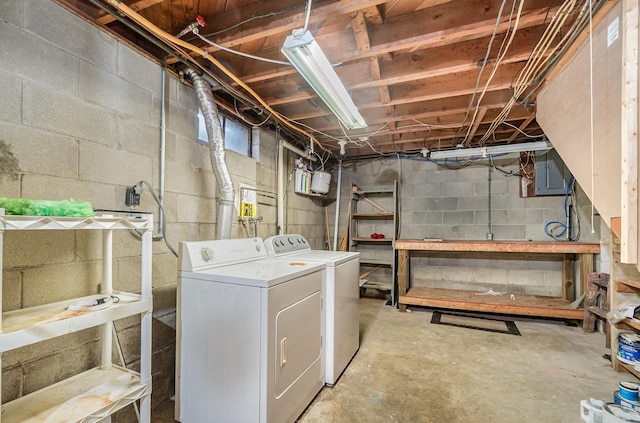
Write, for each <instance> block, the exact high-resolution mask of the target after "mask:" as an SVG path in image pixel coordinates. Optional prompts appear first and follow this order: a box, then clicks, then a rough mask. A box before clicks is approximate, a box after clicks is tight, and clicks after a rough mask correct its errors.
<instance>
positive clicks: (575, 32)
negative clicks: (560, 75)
mask: <svg viewBox="0 0 640 423" xmlns="http://www.w3.org/2000/svg"><path fill="white" fill-rule="evenodd" d="M607 1H608V0H596V1H595V2H593V1H592V6H591V15H594V14H595V13H597V12H598V11H599V10H600V9H601V8H602V7H603V6H604V5H605V4H606V3H607ZM587 24H588V19H587V20H584V19H581V20H580V21H579V22H578V23H577V25H575V26H574V27H573V28H571V35H570V36H569V38H568V40H567V41H566V42H565V43H564V46H562V47H561V48H560V50H559V51H558V53H557V54H556V55H555V57H553V58H552V59H551V60H550V61H549V62H548V64H547V65H546V67H545V69H544V70H543V71H542V72H540V73H538V75H536V77H535V78H534V80H533V81H532V82H531V83H530V84H529V85H530V86H529V91H530V92H529V94H527V96H526V97H524V99H523V101H524V102H526V103H528V102H529V101H530V98H531V96H533V95H534V94H535V93H536V92H537V91H538V89H539V88H540V87H541V86H542V84H544V82H545V81H546V80H547V77H548V75H549V74H550V73H551V72H552V71H553V69H554V67H555V66H556V65H557V64H558V62H559V61H560V60H561V59H562V57H563V56H564V54H565V53H566V52H567V51H568V49H569V48H570V47H571V46H572V45H573V43H574V41H575V40H576V39H577V38H578V37H579V36H580V34H581V32H582V31H583V30H584V29H585V28H586V27H587Z"/></svg>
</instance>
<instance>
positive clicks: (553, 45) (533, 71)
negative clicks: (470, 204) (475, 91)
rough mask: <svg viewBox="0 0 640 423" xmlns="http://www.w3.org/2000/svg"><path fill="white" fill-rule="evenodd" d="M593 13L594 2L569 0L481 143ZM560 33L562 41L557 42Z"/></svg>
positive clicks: (548, 67) (490, 134)
mask: <svg viewBox="0 0 640 423" xmlns="http://www.w3.org/2000/svg"><path fill="white" fill-rule="evenodd" d="M578 9H580V10H579V12H577V18H576V19H575V21H574V22H573V24H572V25H571V27H570V28H569V30H568V31H565V29H566V28H565V24H566V23H567V21H568V20H569V18H570V17H572V16H574V15H575V14H576V10H578ZM590 14H591V1H589V2H585V3H584V4H583V6H582V7H581V8H579V7H578V0H566V1H565V2H564V3H563V4H562V5H561V6H560V8H559V9H558V11H557V12H556V13H555V14H554V16H553V17H552V19H551V22H550V24H549V26H547V28H546V29H545V31H544V33H543V35H542V37H541V38H540V40H539V41H538V43H537V44H536V46H535V47H534V49H533V51H532V53H531V55H530V57H529V59H528V60H527V62H526V63H525V65H524V67H523V68H522V70H521V71H520V72H519V73H518V77H517V79H516V81H515V82H514V83H513V87H512V89H513V95H512V97H511V99H510V100H509V102H507V104H506V105H505V107H504V108H503V109H502V111H501V112H500V114H499V115H498V116H497V117H496V118H495V119H494V120H493V122H492V123H491V125H490V126H489V128H488V129H487V131H486V132H485V134H484V135H483V137H482V138H481V139H480V143H481V144H482V143H484V142H485V141H486V140H487V139H489V137H491V136H493V135H495V130H496V129H497V128H498V126H499V125H500V124H501V123H502V122H504V121H505V120H506V118H507V116H508V114H509V112H510V111H511V109H512V108H513V106H514V105H515V104H516V103H517V102H519V100H518V99H519V98H521V97H522V95H523V94H524V93H525V91H526V90H527V89H529V88H530V87H531V86H532V84H533V82H534V81H535V80H537V79H539V76H540V75H541V74H544V73H546V72H548V71H549V70H550V69H551V68H552V67H553V66H554V65H555V63H557V62H556V60H558V58H559V57H561V56H562V52H563V51H564V50H565V48H567V47H568V45H570V42H571V41H572V40H573V39H574V38H575V36H577V35H576V34H577V33H578V32H579V31H580V30H581V28H582V27H584V25H585V24H586V21H587V19H588V17H589V16H590ZM558 36H561V38H560V40H559V41H557V42H554V40H555V39H557V37H558Z"/></svg>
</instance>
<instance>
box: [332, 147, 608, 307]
mask: <svg viewBox="0 0 640 423" xmlns="http://www.w3.org/2000/svg"><path fill="white" fill-rule="evenodd" d="M487 164H488V163H487V162H486V161H484V162H481V161H480V162H474V163H472V164H469V165H464V166H460V165H455V164H451V165H449V166H443V165H437V164H435V163H433V162H427V161H423V160H408V159H404V160H398V159H396V158H382V159H377V160H373V161H368V162H347V163H345V164H344V168H343V181H342V187H343V189H342V193H341V196H340V201H341V205H340V222H341V223H340V233H342V231H343V229H342V228H344V225H345V224H344V223H343V222H345V220H346V214H347V209H348V204H349V191H350V188H351V184H356V185H360V186H363V185H370V186H372V185H382V186H390V185H391V184H392V182H393V180H394V179H397V180H398V181H399V185H400V189H399V191H400V193H399V208H400V225H399V238H403V239H423V238H442V239H449V240H458V239H461V240H485V239H487V233H488V232H491V234H492V235H493V239H494V240H497V241H498V240H532V241H551V240H552V239H551V238H549V237H548V236H547V235H546V234H545V232H544V226H545V224H546V223H547V222H549V221H561V222H564V209H563V202H564V196H545V197H530V198H521V197H520V190H521V182H520V178H518V177H517V176H507V175H505V173H506V174H509V173H512V174H517V173H518V166H517V164H515V163H513V161H512V160H511V161H503V162H499V163H498V164H497V166H498V167H499V169H500V170H502V172H499V171H497V170H495V169H493V170H492V171H491V174H489V167H488V166H487ZM332 172H333V174H334V175H336V174H337V172H336V170H335V169H332ZM489 177H490V178H491V230H489V201H488V198H489V197H488V191H489ZM576 197H577V202H578V208H579V213H580V222H581V238H580V240H581V241H585V242H596V243H598V242H600V241H599V239H600V236H599V235H600V226H601V221H600V219H599V217H598V216H597V214H596V215H595V217H594V219H593V220H594V225H593V226H594V231H593V232H592V230H591V226H592V225H591V216H590V213H591V204H590V203H589V201H588V199H587V198H586V196H585V195H584V193H583V192H582V191H581V190H580V189H578V190H577V195H576ZM331 212H332V213H331V214H332V218H331V222H332V224H333V216H335V214H334V213H335V206H332V208H331ZM332 226H333V225H332ZM362 229H369V230H371V231H373V232H376V231H375V228H373V227H371V228H362V227H361V232H362ZM596 264H597V265H598V266H599V264H598V263H596ZM561 270H562V263H561V262H560V261H559V258H550V259H544V260H542V259H541V258H540V257H537V256H532V255H520V256H517V257H516V256H508V257H504V258H498V259H496V258H494V257H493V256H491V255H482V254H476V255H471V254H455V253H441V254H440V253H439V254H431V255H430V256H429V257H426V256H425V255H422V256H421V255H420V254H415V255H414V256H412V259H411V275H412V276H411V280H412V283H413V284H414V286H425V287H434V288H449V289H465V290H475V291H486V290H488V289H493V290H494V291H504V292H509V293H514V294H531V295H551V296H560V295H561V293H562V288H561V276H562V274H561ZM377 273H380V272H377ZM382 275H383V276H384V277H386V278H387V279H390V278H391V276H392V275H391V273H390V272H387V273H382Z"/></svg>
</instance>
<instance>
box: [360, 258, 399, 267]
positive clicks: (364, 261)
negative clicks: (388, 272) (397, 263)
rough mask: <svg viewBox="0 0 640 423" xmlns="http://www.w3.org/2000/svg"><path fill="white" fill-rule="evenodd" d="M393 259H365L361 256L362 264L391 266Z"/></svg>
mask: <svg viewBox="0 0 640 423" xmlns="http://www.w3.org/2000/svg"><path fill="white" fill-rule="evenodd" d="M392 265H393V260H380V259H363V258H362V257H361V258H360V266H386V267H391V266H392Z"/></svg>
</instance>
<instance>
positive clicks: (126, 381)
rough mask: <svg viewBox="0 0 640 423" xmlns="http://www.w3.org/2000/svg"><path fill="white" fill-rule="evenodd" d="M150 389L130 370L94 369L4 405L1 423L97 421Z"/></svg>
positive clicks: (140, 396)
mask: <svg viewBox="0 0 640 423" xmlns="http://www.w3.org/2000/svg"><path fill="white" fill-rule="evenodd" d="M150 388H151V387H150V386H148V385H147V384H141V383H140V377H139V375H138V374H137V373H135V372H131V371H129V370H127V369H124V368H121V367H118V366H113V367H112V368H109V369H104V370H101V369H99V368H95V369H92V370H89V371H87V372H84V373H80V374H79V375H76V376H73V377H71V378H69V379H66V380H63V381H61V382H58V383H56V384H54V385H50V386H48V387H46V388H44V389H41V390H40V391H36V392H33V393H31V394H29V395H25V396H23V397H20V398H18V399H16V400H14V401H12V402H9V403H7V404H3V405H2V423H42V422H47V423H63V422H80V421H98V420H100V418H101V417H106V416H108V415H110V414H112V413H113V412H114V411H117V410H119V409H121V408H123V407H125V406H127V405H129V404H131V403H133V402H134V401H136V400H137V399H140V398H142V397H143V396H145V395H146V394H148V393H149V391H150ZM85 419H86V420H85Z"/></svg>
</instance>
